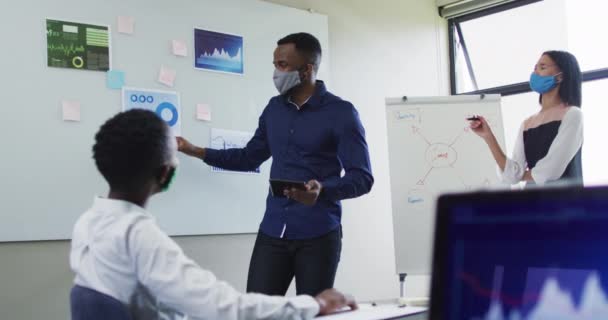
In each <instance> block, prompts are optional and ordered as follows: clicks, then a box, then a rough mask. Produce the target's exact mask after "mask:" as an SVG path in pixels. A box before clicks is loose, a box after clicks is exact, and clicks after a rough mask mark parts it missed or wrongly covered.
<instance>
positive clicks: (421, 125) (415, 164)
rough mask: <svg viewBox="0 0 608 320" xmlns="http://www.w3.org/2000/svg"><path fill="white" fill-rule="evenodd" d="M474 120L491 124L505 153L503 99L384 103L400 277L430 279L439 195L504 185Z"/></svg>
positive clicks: (401, 100)
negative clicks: (471, 126)
mask: <svg viewBox="0 0 608 320" xmlns="http://www.w3.org/2000/svg"><path fill="white" fill-rule="evenodd" d="M471 115H482V116H484V117H485V118H486V119H487V120H488V122H489V124H490V127H491V128H492V130H493V132H494V134H495V135H496V138H497V140H498V142H499V144H500V145H501V146H502V147H503V150H504V129H503V124H502V116H501V112H500V96H499V95H485V96H484V97H483V99H482V98H481V97H480V96H451V97H420V98H407V100H405V101H404V100H403V99H402V98H389V99H386V120H387V130H388V148H389V165H390V166H389V172H390V181H391V204H392V213H393V231H394V239H395V261H396V270H397V273H407V274H430V262H431V257H432V254H431V253H432V249H433V245H432V242H433V241H432V240H433V234H434V232H433V231H434V228H435V201H436V199H437V197H438V196H439V194H441V193H443V192H463V191H467V190H474V189H479V188H491V187H496V186H499V185H500V184H499V181H498V175H497V171H496V163H495V161H494V158H493V157H492V154H491V153H490V150H489V148H488V147H487V145H486V144H485V142H484V141H483V140H482V139H481V138H480V137H479V136H477V135H476V134H475V133H473V132H471V131H470V130H469V128H468V127H469V124H468V121H467V120H466V119H465V118H466V117H468V116H471Z"/></svg>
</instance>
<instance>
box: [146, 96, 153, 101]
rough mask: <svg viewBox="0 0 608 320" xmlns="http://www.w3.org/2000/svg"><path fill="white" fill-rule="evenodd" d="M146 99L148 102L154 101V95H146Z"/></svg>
mask: <svg viewBox="0 0 608 320" xmlns="http://www.w3.org/2000/svg"><path fill="white" fill-rule="evenodd" d="M146 101H148V103H154V97H153V96H148V97H147V98H146Z"/></svg>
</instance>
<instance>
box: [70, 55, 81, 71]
mask: <svg viewBox="0 0 608 320" xmlns="http://www.w3.org/2000/svg"><path fill="white" fill-rule="evenodd" d="M72 65H73V66H74V68H78V69H80V68H82V67H84V60H83V59H82V57H79V56H76V57H74V58H72Z"/></svg>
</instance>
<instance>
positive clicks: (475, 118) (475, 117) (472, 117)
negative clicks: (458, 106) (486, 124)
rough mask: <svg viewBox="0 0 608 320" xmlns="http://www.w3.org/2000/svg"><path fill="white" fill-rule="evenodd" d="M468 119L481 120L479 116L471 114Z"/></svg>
mask: <svg viewBox="0 0 608 320" xmlns="http://www.w3.org/2000/svg"><path fill="white" fill-rule="evenodd" d="M467 120H469V121H479V116H471V117H468V118H467Z"/></svg>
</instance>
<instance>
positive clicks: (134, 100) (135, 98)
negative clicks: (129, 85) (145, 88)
mask: <svg viewBox="0 0 608 320" xmlns="http://www.w3.org/2000/svg"><path fill="white" fill-rule="evenodd" d="M131 102H137V95H136V94H132V95H131Z"/></svg>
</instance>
